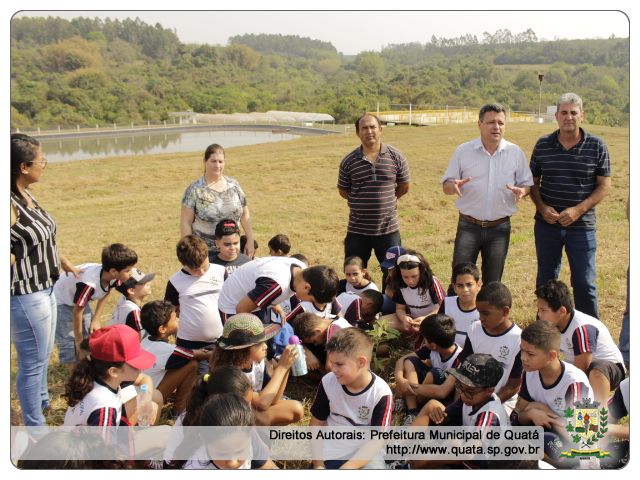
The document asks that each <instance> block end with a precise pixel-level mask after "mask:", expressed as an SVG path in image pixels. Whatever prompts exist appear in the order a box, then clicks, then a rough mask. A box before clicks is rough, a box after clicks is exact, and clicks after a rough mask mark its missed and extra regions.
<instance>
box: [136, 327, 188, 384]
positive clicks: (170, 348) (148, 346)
mask: <svg viewBox="0 0 640 480" xmlns="http://www.w3.org/2000/svg"><path fill="white" fill-rule="evenodd" d="M140 346H141V347H142V348H143V349H145V350H147V351H148V352H151V353H153V355H154V356H155V357H156V361H155V363H154V364H153V365H152V366H151V367H149V368H147V369H146V370H143V371H142V372H143V373H145V374H146V375H149V376H150V377H151V380H153V388H158V385H160V382H161V381H162V379H163V378H164V376H165V375H166V373H167V363H168V362H169V361H170V360H171V361H172V362H181V361H184V362H185V364H186V363H188V362H189V361H191V360H193V350H190V349H188V348H184V347H180V346H177V345H173V344H171V343H169V342H165V341H163V340H152V339H151V338H150V337H148V336H147V337H145V338H144V339H143V340H142V341H141V342H140ZM172 357H173V358H172Z"/></svg>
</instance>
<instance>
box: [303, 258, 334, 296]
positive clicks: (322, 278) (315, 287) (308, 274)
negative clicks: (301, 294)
mask: <svg viewBox="0 0 640 480" xmlns="http://www.w3.org/2000/svg"><path fill="white" fill-rule="evenodd" d="M302 278H304V280H305V282H308V283H309V285H310V286H311V289H310V290H309V294H310V295H311V296H313V298H314V299H315V300H316V302H318V303H329V302H331V301H332V300H333V299H334V298H335V297H336V294H337V293H338V286H339V284H340V278H339V277H338V274H337V273H336V271H335V270H334V269H333V268H331V267H327V266H326V265H314V266H313V267H309V268H305V269H304V270H302Z"/></svg>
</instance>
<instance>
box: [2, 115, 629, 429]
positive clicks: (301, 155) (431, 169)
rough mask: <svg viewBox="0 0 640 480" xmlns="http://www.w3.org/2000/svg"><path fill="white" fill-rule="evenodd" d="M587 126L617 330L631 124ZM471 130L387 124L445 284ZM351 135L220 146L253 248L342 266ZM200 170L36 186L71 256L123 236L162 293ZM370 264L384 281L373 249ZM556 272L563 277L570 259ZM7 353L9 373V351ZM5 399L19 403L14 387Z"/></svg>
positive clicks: (415, 231) (509, 280) (531, 309)
mask: <svg viewBox="0 0 640 480" xmlns="http://www.w3.org/2000/svg"><path fill="white" fill-rule="evenodd" d="M553 128H554V125H551V124H545V125H537V124H510V125H508V126H507V133H506V138H507V139H508V140H510V141H512V142H515V143H517V144H518V145H520V147H521V148H522V149H523V150H524V152H525V154H526V155H527V156H529V155H530V153H531V150H532V148H533V146H534V144H535V141H536V139H537V138H538V137H540V136H542V135H544V134H546V133H548V132H550V131H551V130H552V129H553ZM587 129H588V130H589V131H590V132H592V133H594V134H597V135H600V136H602V137H603V138H604V139H605V141H606V142H607V144H608V145H609V149H610V153H611V159H612V168H613V181H612V183H613V188H612V191H611V193H610V195H609V196H608V197H607V198H606V199H605V200H604V201H603V203H602V204H601V205H600V206H599V207H598V245H599V249H598V255H597V266H598V290H599V300H600V314H601V319H602V320H603V321H604V323H605V324H606V325H607V326H608V327H609V329H610V330H611V332H612V335H613V336H614V338H615V339H617V337H618V334H619V328H620V321H621V318H622V313H623V311H624V307H625V295H626V283H625V282H626V276H625V275H626V269H627V264H628V242H629V229H628V222H627V221H626V217H625V207H626V202H627V198H628V192H629V131H628V129H623V128H609V127H598V126H587ZM477 135H478V130H477V126H475V125H451V126H437V127H422V128H415V127H414V128H412V127H388V128H386V129H385V130H384V141H385V142H388V143H390V144H392V145H394V146H395V147H397V148H399V149H400V150H401V151H402V152H403V153H404V154H405V155H406V157H407V158H408V160H409V165H410V170H411V189H410V191H409V194H408V195H406V196H405V197H403V198H402V199H401V200H400V202H399V212H400V219H401V220H400V221H401V233H402V241H403V244H404V245H405V246H408V247H411V248H415V249H417V250H419V251H420V252H422V253H423V254H424V255H425V257H426V258H427V259H428V261H429V263H430V264H431V267H432V269H433V271H434V273H435V275H436V276H438V277H439V278H440V279H441V280H443V283H444V282H446V281H447V280H448V276H449V274H450V264H449V263H450V261H451V255H452V252H453V241H454V236H455V229H456V224H457V213H458V212H457V209H456V208H455V205H454V202H455V199H454V197H451V196H446V195H444V194H443V193H442V190H441V187H440V178H441V176H442V174H443V172H444V170H445V169H446V166H447V164H448V162H449V159H450V157H451V154H452V152H453V150H454V149H455V147H456V146H457V145H458V144H460V143H462V142H465V141H467V140H470V139H472V138H474V137H476V136H477ZM358 144H359V141H358V138H357V137H356V136H355V133H354V131H353V130H350V133H347V134H339V135H331V136H323V137H307V138H305V137H303V138H300V139H297V140H293V141H287V142H281V143H271V144H263V145H254V146H248V147H238V148H230V149H228V150H227V163H226V166H225V174H227V175H230V176H232V177H235V178H236V179H238V180H239V181H240V184H241V185H242V187H243V189H244V190H245V192H246V194H247V197H248V201H249V205H250V209H251V214H252V219H253V226H254V230H255V232H256V238H257V240H258V243H259V244H260V247H259V249H258V252H257V254H258V256H263V255H265V254H267V253H268V250H267V248H266V244H267V241H268V240H269V239H270V238H271V237H272V236H273V235H275V234H276V233H285V234H287V235H288V236H289V238H290V239H291V242H292V245H293V247H292V253H295V252H300V253H304V254H305V255H306V256H307V257H309V258H310V259H311V260H312V261H313V262H318V263H324V264H327V265H330V266H333V267H334V268H335V269H336V270H337V271H338V272H339V273H341V271H342V260H343V245H342V241H343V238H344V235H345V229H346V225H347V216H348V209H347V205H346V201H345V200H343V199H342V198H341V197H340V196H339V195H338V192H337V189H336V181H337V172H338V164H339V162H340V160H341V159H342V158H343V156H344V155H345V154H347V153H348V152H349V151H350V150H352V149H353V148H354V147H356V146H357V145H358ZM205 147H206V145H203V146H202V150H203V151H204V149H205ZM44 153H45V156H46V152H44ZM201 173H202V158H201V154H200V153H196V154H193V153H189V154H177V155H176V154H171V155H153V156H136V157H121V158H112V159H105V160H94V161H78V162H69V163H63V164H49V165H48V167H47V170H46V171H45V174H44V176H43V179H42V182H41V183H40V184H36V185H34V187H33V191H34V193H35V195H36V197H37V198H38V200H39V201H40V202H41V204H42V205H43V206H44V207H45V208H46V209H47V210H48V211H49V212H50V213H52V214H53V216H54V217H55V218H56V220H57V222H58V242H59V245H60V250H61V252H62V253H64V254H65V255H67V256H68V257H69V258H70V259H71V260H72V261H73V262H75V263H82V262H87V261H92V262H99V261H100V250H101V248H102V247H103V246H104V245H106V244H108V243H112V242H122V243H125V244H127V245H129V246H131V247H132V248H134V249H135V250H136V252H137V253H138V256H139V259H140V260H139V264H138V265H139V267H140V268H141V269H143V270H144V271H145V272H157V274H158V275H157V277H156V279H155V280H154V283H153V288H152V290H153V295H152V297H153V298H162V296H163V294H164V287H165V284H166V281H167V279H168V278H169V276H170V275H171V274H172V273H173V272H175V271H176V270H177V269H178V268H179V266H180V265H179V263H178V262H177V259H176V258H175V244H176V242H177V241H178V237H179V212H180V200H181V198H182V194H183V192H184V190H185V188H186V187H187V185H188V184H189V183H190V182H192V181H193V180H194V179H196V178H197V177H198V176H199V175H201ZM533 214H534V207H533V204H532V203H531V201H529V200H526V201H524V202H523V203H522V204H521V205H520V207H519V211H518V213H517V214H516V215H515V216H514V217H513V219H512V234H511V246H510V250H509V255H508V258H507V265H506V268H505V275H504V277H503V282H504V283H505V284H506V285H507V286H509V288H510V289H511V291H512V294H513V297H514V306H513V318H514V319H515V320H516V322H517V323H518V324H519V325H521V326H524V325H527V324H528V323H530V322H531V321H533V320H534V319H535V297H534V295H533V289H534V283H535V274H536V259H535V247H534V242H533ZM370 270H371V273H372V274H373V277H374V280H375V281H376V282H377V283H378V284H379V282H380V277H381V275H380V272H379V269H378V266H377V262H376V261H375V257H373V259H372V261H371V262H370ZM561 278H562V279H563V280H564V281H567V282H568V267H567V266H566V261H565V265H564V267H563V271H562V277H561ZM116 296H117V295H116V294H113V295H112V298H111V299H109V303H108V305H107V309H106V312H108V313H105V315H104V317H103V318H102V320H103V321H105V322H106V321H107V320H108V319H109V318H110V316H111V311H112V310H113V306H114V305H115V301H116ZM150 299H152V298H150ZM12 358H13V360H14V361H13V362H12V373H13V374H15V356H13V357H12ZM66 374H67V372H66V371H65V370H64V369H63V368H60V367H58V365H57V362H56V360H55V358H54V359H52V363H51V370H50V375H51V382H50V383H51V385H52V395H53V398H52V400H53V403H52V407H53V408H52V411H51V413H50V416H49V422H50V423H52V424H58V423H61V421H62V419H63V417H64V411H65V408H66V405H65V403H64V401H63V400H61V399H60V398H59V396H60V394H61V393H62V391H63V387H62V386H63V382H64V379H65V377H66ZM294 383H295V385H294V387H295V386H298V385H300V386H305V385H306V384H305V382H303V381H301V380H297V379H296V381H295V382H294ZM306 387H307V388H306V390H305V391H310V389H311V386H310V385H306ZM12 406H13V407H15V408H19V407H18V402H17V401H16V400H15V391H12Z"/></svg>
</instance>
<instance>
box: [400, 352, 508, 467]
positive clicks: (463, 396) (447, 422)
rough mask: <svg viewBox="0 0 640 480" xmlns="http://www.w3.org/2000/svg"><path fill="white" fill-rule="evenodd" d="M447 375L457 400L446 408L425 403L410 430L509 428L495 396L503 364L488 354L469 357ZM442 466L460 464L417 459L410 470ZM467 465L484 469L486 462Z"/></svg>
mask: <svg viewBox="0 0 640 480" xmlns="http://www.w3.org/2000/svg"><path fill="white" fill-rule="evenodd" d="M447 373H449V374H450V376H451V377H452V378H453V379H454V388H455V389H456V391H457V392H458V393H459V394H460V398H459V400H457V401H456V402H454V403H452V404H450V405H449V406H445V405H444V404H443V403H441V402H440V401H438V400H435V399H432V400H429V401H428V402H427V404H426V405H425V406H424V408H423V409H422V410H421V411H420V415H419V416H418V417H416V420H415V422H414V423H413V425H412V426H413V427H426V426H429V425H436V426H448V427H453V426H462V427H477V428H479V429H483V428H487V427H505V426H509V425H510V422H509V414H508V413H507V411H506V410H505V408H504V406H503V404H502V402H501V401H500V399H499V398H498V396H497V395H496V393H495V390H496V386H497V384H498V383H499V382H500V379H501V378H502V376H503V374H504V369H503V367H502V364H501V363H500V362H498V361H497V360H496V359H495V358H493V357H492V356H491V355H489V354H484V353H475V354H472V355H469V356H468V357H467V358H466V359H465V360H464V362H462V363H461V364H460V366H459V367H458V368H450V369H448V370H447ZM441 463H460V462H459V461H458V462H456V461H454V460H445V461H438V460H418V461H413V462H411V468H414V469H416V468H425V467H427V466H429V465H437V464H441ZM465 463H469V465H474V464H475V465H476V468H477V467H478V466H485V468H486V462H477V463H476V462H475V461H472V462H465Z"/></svg>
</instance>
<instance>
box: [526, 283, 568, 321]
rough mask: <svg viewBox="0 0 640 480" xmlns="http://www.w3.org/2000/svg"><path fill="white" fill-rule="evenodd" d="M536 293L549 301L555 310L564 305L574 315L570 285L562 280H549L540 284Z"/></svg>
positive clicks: (540, 297)
mask: <svg viewBox="0 0 640 480" xmlns="http://www.w3.org/2000/svg"><path fill="white" fill-rule="evenodd" d="M535 294H536V297H538V298H539V299H541V300H544V301H545V302H547V304H549V307H550V308H551V310H553V311H554V312H557V311H558V310H560V307H564V308H566V309H567V312H569V313H570V314H571V315H573V311H574V308H573V298H572V297H571V292H570V291H569V287H568V286H567V284H566V283H564V282H563V281H562V280H553V279H552V280H547V281H546V282H545V283H543V284H542V285H538V287H537V288H536V291H535Z"/></svg>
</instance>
